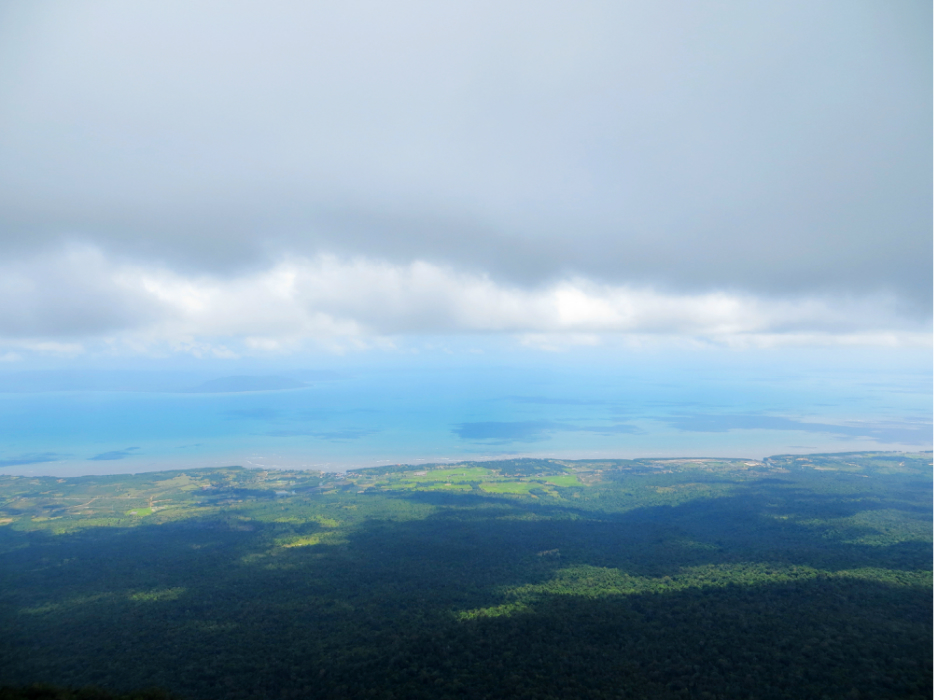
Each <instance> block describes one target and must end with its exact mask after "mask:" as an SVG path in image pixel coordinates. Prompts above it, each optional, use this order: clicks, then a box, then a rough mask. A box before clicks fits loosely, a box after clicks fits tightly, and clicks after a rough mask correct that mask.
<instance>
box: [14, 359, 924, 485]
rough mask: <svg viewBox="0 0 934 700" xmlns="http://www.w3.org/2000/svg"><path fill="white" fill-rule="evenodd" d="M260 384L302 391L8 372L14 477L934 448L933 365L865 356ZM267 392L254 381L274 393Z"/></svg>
mask: <svg viewBox="0 0 934 700" xmlns="http://www.w3.org/2000/svg"><path fill="white" fill-rule="evenodd" d="M253 375H255V376H260V377H269V376H275V377H278V378H279V380H282V379H284V380H286V381H279V383H278V384H276V386H283V385H284V386H289V385H294V386H298V387H300V388H293V389H276V390H268V391H263V390H253V391H216V390H212V391H199V390H198V387H199V386H207V387H208V388H211V387H214V389H217V388H218V387H220V388H221V389H223V388H225V386H226V388H237V386H236V382H234V385H231V386H228V385H224V384H223V383H221V384H216V383H215V384H209V385H205V384H203V383H199V381H200V380H198V379H197V378H196V377H194V375H191V376H189V375H184V374H176V375H171V374H162V375H157V374H153V373H136V374H134V373H132V372H127V373H124V374H122V375H119V377H118V378H116V379H115V377H117V375H115V374H113V373H111V374H108V373H107V372H101V373H99V374H98V375H97V384H96V385H95V384H94V383H93V382H91V383H88V382H85V383H84V384H83V385H82V384H81V383H80V382H79V383H75V382H72V384H71V385H70V390H62V389H61V387H62V386H69V385H67V383H65V384H63V382H62V381H61V380H60V379H59V380H55V381H53V380H54V378H55V376H56V375H55V374H54V373H52V374H50V375H43V376H44V377H45V380H44V382H45V383H44V384H43V383H42V382H39V381H38V380H36V379H35V377H33V379H32V380H31V381H33V386H34V387H36V388H35V389H34V390H32V391H28V390H26V389H28V388H29V382H28V381H27V380H29V376H27V375H16V376H14V375H7V376H6V377H5V379H4V378H0V379H4V380H5V381H6V384H5V385H3V384H2V383H0V388H4V387H5V388H6V391H3V392H0V440H2V452H0V465H2V466H0V468H2V472H3V473H7V474H51V475H78V474H103V473H128V472H140V471H150V470H157V469H174V468H188V467H196V466H221V465H232V464H238V465H242V466H246V467H253V466H255V467H267V468H270V467H272V468H274V467H283V468H295V467H302V468H314V469H326V470H343V469H346V468H352V467H357V466H370V465H376V464H385V463H395V462H419V461H427V462H435V461H439V462H442V461H448V460H462V459H482V458H496V457H503V456H513V455H520V456H553V457H565V458H587V457H639V456H736V457H749V458H761V457H764V456H767V455H769V454H777V453H783V452H818V451H848V450H870V449H889V450H894V449H910V450H911V449H914V450H916V449H930V446H931V425H930V422H931V391H930V386H931V382H930V372H929V371H928V370H926V369H925V368H924V367H919V366H918V365H917V364H915V365H912V366H908V367H905V366H890V367H888V368H887V369H885V370H884V371H882V370H880V369H878V368H873V367H871V366H869V367H867V365H866V364H865V363H862V364H860V363H859V362H855V363H853V362H851V363H849V364H847V363H841V364H839V365H837V366H834V364H833V363H827V362H821V363H812V364H811V365H809V366H808V365H806V364H805V363H800V364H792V365H785V366H782V367H776V366H774V365H772V364H769V363H765V362H758V363H757V362H749V361H742V362H734V363H733V364H732V365H729V366H724V364H723V362H720V361H719V360H718V361H717V362H708V363H706V364H703V363H696V362H695V363H692V364H684V363H682V364H679V363H677V362H675V363H672V362H670V361H669V362H659V363H657V364H653V363H652V362H650V361H648V360H646V359H645V358H641V359H640V361H639V362H620V361H616V362H609V361H602V362H593V363H590V364H588V363H565V362H562V360H561V358H558V359H548V360H547V361H541V360H540V361H538V362H536V363H521V362H513V363H502V364H493V363H490V362H482V361H478V362H466V361H465V362H460V363H458V362H449V363H445V362H440V361H439V362H430V363H419V364H416V363H413V362H409V363H403V362H398V363H395V364H393V363H383V364H379V365H377V364H372V365H369V366H366V365H363V364H362V363H360V364H357V365H353V364H351V363H349V362H347V363H344V364H337V363H334V364H333V366H332V367H331V368H330V369H328V370H326V371H320V370H318V371H308V370H300V369H292V370H283V371H281V372H278V373H276V374H272V373H271V372H270V371H269V370H265V371H264V372H257V371H254V372H253ZM23 376H26V379H23ZM37 376H38V375H37ZM50 376H51V377H52V380H50V379H49V377H50ZM204 376H208V375H204ZM16 377H19V380H18V381H19V383H18V384H17V383H16V382H15V381H13V380H14V379H16ZM160 377H161V378H160ZM221 378H222V377H221ZM118 379H119V380H118ZM214 381H215V382H216V381H217V380H216V378H215V380H214ZM256 381H259V383H258V384H257V383H256ZM256 381H254V383H253V384H251V385H249V386H251V387H253V388H255V387H256V386H260V387H261V386H263V384H262V381H261V380H256ZM277 381H278V380H277ZM56 382H57V383H56ZM186 382H187V384H188V385H190V386H186ZM290 383H291V384H290ZM274 384H275V382H274ZM117 389H121V390H117Z"/></svg>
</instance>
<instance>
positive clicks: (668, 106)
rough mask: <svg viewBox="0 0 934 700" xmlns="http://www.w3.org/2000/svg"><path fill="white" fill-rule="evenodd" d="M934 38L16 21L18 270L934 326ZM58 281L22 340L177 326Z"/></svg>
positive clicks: (181, 9)
mask: <svg viewBox="0 0 934 700" xmlns="http://www.w3.org/2000/svg"><path fill="white" fill-rule="evenodd" d="M930 25H931V7H930V4H929V3H922V2H900V3H890V2H854V1H853V0H847V2H822V3H809V2H789V3H781V4H776V5H769V4H763V3H760V4H750V5H742V6H736V5H718V4H713V3H690V4H683V3H667V2H660V3H645V4H641V5H634V4H628V3H573V4H567V5H542V4H540V3H521V2H518V3H505V4H503V3H484V2H476V3H459V4H458V3H444V4H436V3H419V2H402V3H394V4H393V5H392V6H391V7H390V6H379V5H365V6H364V5H360V4H357V3H353V2H349V3H339V4H333V5H321V4H311V5H302V4H293V3H275V2H273V3H262V4H256V5H234V6H229V7H228V6H224V7H223V8H221V7H220V6H213V5H206V4H198V3H195V4H191V3H181V2H178V3H175V2H160V3H147V2H142V3H117V2H100V3H83V2H76V3H43V4H41V5H33V4H32V3H19V4H15V3H10V4H5V5H2V6H0V27H3V28H2V29H0V46H3V47H4V48H3V49H2V57H0V58H2V61H0V119H2V122H3V124H4V128H3V129H2V131H0V212H2V214H0V255H2V256H3V257H4V258H5V259H6V260H8V261H22V262H21V263H17V264H22V265H27V264H32V263H29V262H28V261H35V260H37V259H46V258H48V259H50V260H51V259H52V257H50V256H53V254H54V253H55V251H57V250H59V249H60V247H61V246H62V245H63V244H64V242H66V241H84V242H90V243H91V244H93V245H94V246H97V247H98V248H99V249H100V250H102V251H103V252H104V255H105V256H110V257H115V258H117V259H126V260H142V261H145V262H146V263H147V264H150V263H157V264H162V265H166V266H168V267H169V268H171V269H173V270H177V271H180V272H182V273H185V274H194V275H197V274H202V273H210V274H217V275H222V276H223V275H232V274H238V273H242V272H243V271H246V270H251V269H261V268H264V267H267V266H269V265H271V264H272V263H273V262H275V261H276V260H280V259H282V257H283V256H286V255H290V254H300V255H312V256H313V255H316V254H318V253H332V254H335V255H338V256H347V257H355V256H364V257H368V258H372V259H376V260H383V261H386V262H387V263H408V262H411V261H413V260H428V261H434V262H437V263H441V264H444V265H450V266H452V267H454V268H456V269H460V270H466V271H473V272H479V273H481V274H487V275H490V276H491V277H493V278H494V279H497V280H500V281H505V282H506V283H509V284H514V285H524V286H536V285H540V284H543V283H547V282H550V281H553V280H555V279H559V278H562V277H569V276H575V275H576V276H582V277H584V278H587V279H591V280H594V281H605V282H612V283H617V284H624V283H626V284H628V283H635V284H648V285H654V286H656V287H659V288H670V289H678V290H686V291H703V290H711V289H731V290H740V291H746V292H750V293H754V294H762V295H779V296H781V295H813V294H818V295H819V294H831V295H840V296H844V297H845V296H851V295H857V296H858V295H863V294H871V293H877V292H884V293H891V294H895V295H897V297H898V299H899V300H900V301H899V304H900V307H899V308H900V309H901V313H904V314H905V315H907V316H911V317H927V316H928V315H929V314H930V299H931V297H930V288H931V256H932V247H931V236H930V231H931V167H930V166H931V157H930V153H931V136H930V121H931V61H930V53H931V52H930V44H931V39H930ZM37 265H38V263H37ZM56 265H58V267H55V265H52V266H51V267H49V266H48V265H47V266H45V267H43V266H42V265H38V266H37V267H36V271H35V272H34V273H30V274H29V275H26V276H25V277H23V280H25V281H22V282H16V284H35V285H38V287H37V289H40V291H41V292H42V293H41V294H40V293H39V292H36V293H35V294H33V295H32V296H30V297H29V298H30V299H32V300H33V301H31V302H29V303H30V304H32V305H33V306H30V307H28V308H23V307H17V308H13V307H11V308H10V309H8V310H6V311H3V310H2V309H0V319H2V320H3V323H4V324H5V325H7V326H8V327H9V329H13V330H17V329H19V330H17V332H18V333H20V334H21V335H22V334H25V335H28V334H30V333H33V334H35V333H39V332H42V333H54V332H61V333H72V334H73V333H77V332H80V331H82V330H86V331H88V332H91V331H93V332H103V331H106V330H107V329H110V328H114V327H119V326H120V324H123V323H126V319H127V318H130V317H132V316H133V315H134V314H146V313H149V311H147V307H146V304H147V303H148V302H145V301H144V300H136V301H134V300H133V299H125V298H115V297H114V296H113V295H112V294H111V295H110V296H108V294H107V290H106V289H103V288H98V286H95V284H92V283H91V282H86V281H82V282H81V285H83V286H82V287H81V288H82V289H84V288H85V287H86V288H87V289H85V292H86V294H85V297H86V298H85V297H81V298H80V299H83V301H81V300H80V299H79V297H77V296H74V295H72V298H73V299H74V300H75V301H74V303H73V304H72V306H75V308H70V307H69V303H71V302H69V297H68V296H67V295H64V294H63V293H62V292H61V290H62V289H64V288H65V286H67V285H66V283H67V280H68V278H69V276H70V275H74V274H77V273H75V271H74V269H73V267H74V266H73V265H72V266H69V264H66V263H61V264H58V263H56ZM56 270H57V272H56ZM11 284H12V283H11ZM7 292H8V295H7V296H9V294H10V293H15V292H16V289H10V290H7ZM61 302H65V304H64V306H63V305H62V303H61ZM79 302H80V303H79ZM33 307H34V308H33ZM4 314H6V315H4ZM56 329H58V331H56Z"/></svg>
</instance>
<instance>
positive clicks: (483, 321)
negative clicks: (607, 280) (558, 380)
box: [0, 247, 930, 357]
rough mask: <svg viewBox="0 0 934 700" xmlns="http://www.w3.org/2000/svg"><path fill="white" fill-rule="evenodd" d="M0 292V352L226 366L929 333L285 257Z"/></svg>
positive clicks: (854, 313)
mask: <svg viewBox="0 0 934 700" xmlns="http://www.w3.org/2000/svg"><path fill="white" fill-rule="evenodd" d="M0 278H2V279H3V280H4V281H5V282H4V285H5V287H6V290H7V294H5V295H4V296H3V298H2V302H0V337H2V338H3V339H4V343H3V344H4V345H6V346H7V347H9V348H11V349H12V350H26V351H32V352H40V353H49V352H52V353H57V354H61V353H66V354H75V353H79V352H81V351H82V343H88V342H91V341H105V342H106V343H107V344H108V345H109V346H110V347H111V348H112V349H117V350H119V351H121V352H131V353H150V352H156V351H159V352H165V351H168V352H181V353H190V354H194V355H198V356H212V357H233V356H236V355H239V354H243V353H247V354H266V353H288V352H294V351H297V350H300V349H301V348H303V347H305V346H307V345H309V344H313V345H317V346H324V347H329V348H332V349H346V348H348V347H362V346H369V345H372V344H373V343H376V342H380V343H385V342H387V341H389V340H390V339H391V338H392V337H394V336H399V335H405V334H470V333H480V334H489V333H496V334H512V335H515V336H517V337H518V339H519V340H520V342H522V343H524V344H526V345H529V346H534V347H540V348H543V349H560V348H563V347H568V346H571V345H581V344H590V345H592V344H596V343H599V342H600V340H601V338H602V337H603V336H605V335H607V334H614V335H622V336H624V337H625V338H626V339H628V340H629V341H630V342H633V343H645V342H658V341H659V340H662V341H665V342H679V343H683V342H691V343H697V342H700V343H715V344H723V345H729V346H736V347H749V346H771V345H779V344H796V345H814V344H827V343H846V344H860V345H880V344H881V345H902V344H911V345H917V344H925V343H929V342H930V337H929V330H928V328H927V327H926V326H925V325H924V324H919V323H918V322H916V321H912V320H910V319H906V318H903V317H901V316H899V315H898V313H897V311H898V309H897V308H896V301H895V299H894V298H890V297H885V296H871V297H864V298H859V299H856V298H834V297H823V298H818V297H806V298H774V297H764V296H755V295H751V294H748V293H733V292H728V291H718V292H710V293H705V294H684V293H672V292H665V291H663V290H658V289H651V288H647V287H635V286H626V285H609V284H597V283H594V282H592V281H589V280H586V279H583V278H569V279H564V280H561V281H559V282H556V283H553V284H551V285H547V286H542V287H539V288H527V287H518V286H509V285H505V284H502V283H498V282H497V281H495V280H493V279H492V278H490V277H489V276H486V275H482V274H475V273H467V272H463V271H459V270H455V269H453V268H450V267H444V266H440V265H437V264H430V263H427V262H422V261H417V262H414V263H409V264H391V263H388V262H380V261H373V260H366V259H361V258H358V259H339V258H337V257H334V256H328V255H321V256H317V257H314V258H305V257H291V258H287V259H282V260H281V261H280V262H278V263H277V264H275V265H273V266H271V267H269V268H267V269H264V270H260V271H255V272H251V273H244V274H241V275H239V276H232V277H217V276H209V275H204V274H188V275H186V274H184V273H182V272H180V271H173V270H170V269H168V268H165V267H156V266H147V265H141V264H138V263H131V262H126V261H120V260H117V259H112V258H108V257H107V256H105V255H104V254H103V253H101V252H100V251H99V250H96V249H93V248H81V249H78V248H74V247H71V248H68V249H66V250H63V251H60V252H59V253H58V254H56V255H44V256H42V257H37V258H35V259H33V260H31V261H25V262H20V263H8V264H7V265H5V266H2V267H0ZM11 292H12V293H11Z"/></svg>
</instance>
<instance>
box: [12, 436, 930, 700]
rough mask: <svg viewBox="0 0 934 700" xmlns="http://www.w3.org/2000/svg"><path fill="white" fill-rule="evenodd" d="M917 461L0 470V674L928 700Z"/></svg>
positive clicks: (143, 684) (442, 689) (15, 681)
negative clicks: (96, 472)
mask: <svg viewBox="0 0 934 700" xmlns="http://www.w3.org/2000/svg"><path fill="white" fill-rule="evenodd" d="M931 484H932V478H931V455H930V453H923V454H901V453H853V454H844V455H810V456H808V457H799V456H777V457H773V458H771V459H769V460H765V461H763V462H758V461H752V460H714V459H698V460H606V461H558V460H512V461H504V462H483V463H463V464H457V465H429V466H422V467H412V466H405V465H401V466H396V467H386V468H378V469H369V470H359V471H356V472H352V473H349V474H347V475H345V476H344V475H334V474H324V473H316V472H272V471H270V472H264V471H259V470H246V469H241V468H237V467H231V468H227V469H204V470H191V471H184V472H163V473H152V474H142V475H135V476H125V475H123V476H112V477H82V478H72V479H57V478H52V477H47V478H46V477H43V478H28V477H12V476H7V477H0V522H2V523H3V524H2V526H0V615H2V619H3V630H4V632H3V634H2V635H0V684H4V683H5V684H9V685H15V686H25V685H28V684H30V683H36V682H43V683H54V684H58V685H62V686H72V687H77V686H85V685H96V686H100V687H102V688H105V689H107V690H108V691H112V692H126V691H130V690H134V689H141V688H148V687H159V688H162V689H165V690H166V691H168V692H171V693H173V694H177V695H179V696H182V697H185V698H190V699H191V700H196V699H204V700H212V699H220V698H305V697H308V698H386V699H389V698H395V699H397V700H401V699H402V698H426V699H427V698H432V699H435V698H504V699H505V698H672V699H674V698H757V699H759V700H768V699H778V698H788V699H795V700H799V699H802V698H873V699H875V698H929V697H931V653H930V650H931V613H932V610H931V554H932V551H931ZM6 692H8V693H12V691H10V690H8V691H6ZM10 697H14V696H13V695H10ZM16 697H19V696H16ZM24 697H25V696H24Z"/></svg>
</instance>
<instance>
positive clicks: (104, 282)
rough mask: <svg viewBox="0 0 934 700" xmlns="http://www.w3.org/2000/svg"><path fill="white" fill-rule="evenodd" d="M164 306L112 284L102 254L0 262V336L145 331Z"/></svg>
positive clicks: (69, 249)
mask: <svg viewBox="0 0 934 700" xmlns="http://www.w3.org/2000/svg"><path fill="white" fill-rule="evenodd" d="M162 312H163V309H162V307H161V305H160V304H159V303H158V302H156V301H155V300H154V299H153V298H152V296H150V295H146V294H144V293H142V292H141V290H139V289H138V288H136V289H133V288H128V287H127V286H126V285H121V284H119V283H118V282H117V281H116V280H114V279H113V276H112V273H111V270H110V269H108V266H107V261H106V259H105V258H104V256H102V255H101V254H100V252H99V251H97V250H94V249H90V248H87V247H82V246H71V245H68V246H65V248H64V249H59V250H55V251H54V252H49V253H47V254H41V253H38V254H37V253H32V254H31V255H30V256H29V258H28V259H26V260H10V259H6V260H3V261H2V262H0V336H3V337H5V338H16V337H48V336H58V337H78V336H83V335H87V334H98V333H106V332H110V331H115V330H123V329H126V328H133V327H136V326H140V325H143V324H145V323H147V322H150V321H152V320H154V319H157V318H159V317H160V315H161V314H162Z"/></svg>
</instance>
